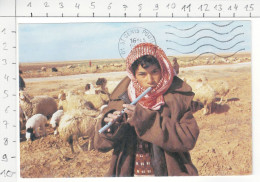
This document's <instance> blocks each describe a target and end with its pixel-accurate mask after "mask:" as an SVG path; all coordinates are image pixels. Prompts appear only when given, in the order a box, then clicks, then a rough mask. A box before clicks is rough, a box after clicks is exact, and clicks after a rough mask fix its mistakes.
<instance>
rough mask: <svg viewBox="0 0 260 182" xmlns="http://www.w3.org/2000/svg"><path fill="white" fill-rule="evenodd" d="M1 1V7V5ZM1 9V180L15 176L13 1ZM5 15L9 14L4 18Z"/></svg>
mask: <svg viewBox="0 0 260 182" xmlns="http://www.w3.org/2000/svg"><path fill="white" fill-rule="evenodd" d="M1 5H2V4H1V1H0V6H1ZM4 5H5V6H7V7H8V8H9V10H7V9H6V10H2V8H0V9H1V10H2V11H1V12H0V15H1V17H0V83H1V87H0V103H1V104H0V147H1V150H0V181H1V179H4V180H3V181H6V182H8V181H14V180H15V179H17V167H16V166H17V149H18V147H17V143H18V142H17V129H18V128H19V125H18V122H17V118H16V116H17V114H16V113H18V112H17V99H16V97H17V93H16V85H17V74H16V73H17V66H18V65H17V62H16V18H15V2H14V1H9V2H7V1H5V2H4ZM3 15H8V16H9V17H3Z"/></svg>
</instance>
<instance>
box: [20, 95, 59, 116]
mask: <svg viewBox="0 0 260 182" xmlns="http://www.w3.org/2000/svg"><path fill="white" fill-rule="evenodd" d="M19 95H20V96H19V100H20V105H21V108H22V109H23V111H24V113H25V116H26V117H27V118H30V117H32V116H33V115H35V114H43V115H44V116H46V117H47V118H48V119H49V118H50V117H51V116H52V114H53V113H55V112H56V111H57V103H56V102H55V100H54V98H52V97H49V96H36V97H34V98H31V97H30V96H29V95H28V94H27V93H25V92H20V93H19Z"/></svg>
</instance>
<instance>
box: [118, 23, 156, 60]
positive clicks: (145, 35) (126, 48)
mask: <svg viewBox="0 0 260 182" xmlns="http://www.w3.org/2000/svg"><path fill="white" fill-rule="evenodd" d="M140 43H152V44H155V45H156V40H155V37H154V36H153V34H152V33H151V32H150V31H149V30H147V29H145V28H142V27H134V28H130V29H128V30H126V31H125V32H124V33H123V34H122V35H121V37H120V39H119V42H118V51H119V54H120V56H121V57H122V58H123V59H125V58H126V57H127V56H128V54H129V53H130V51H131V50H132V49H133V48H134V46H136V45H138V44H140Z"/></svg>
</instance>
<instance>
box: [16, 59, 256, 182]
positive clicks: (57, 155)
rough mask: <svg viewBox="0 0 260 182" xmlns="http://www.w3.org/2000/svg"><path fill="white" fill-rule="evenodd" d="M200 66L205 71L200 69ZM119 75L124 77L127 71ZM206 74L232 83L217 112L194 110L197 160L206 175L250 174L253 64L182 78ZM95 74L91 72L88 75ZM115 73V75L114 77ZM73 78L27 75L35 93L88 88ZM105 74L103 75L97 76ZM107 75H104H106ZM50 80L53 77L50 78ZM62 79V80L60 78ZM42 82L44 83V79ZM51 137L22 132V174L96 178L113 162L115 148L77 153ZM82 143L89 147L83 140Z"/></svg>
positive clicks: (186, 73) (193, 70)
mask: <svg viewBox="0 0 260 182" xmlns="http://www.w3.org/2000/svg"><path fill="white" fill-rule="evenodd" d="M197 68H199V69H197ZM118 74H122V75H117V76H116V77H115V78H112V77H109V76H112V74H109V73H108V74H107V75H106V77H109V78H108V79H115V80H117V79H120V77H123V76H124V72H122V73H118ZM201 74H203V75H205V76H207V77H208V79H209V80H216V79H222V80H225V81H227V82H228V83H229V86H230V92H229V93H228V95H227V98H229V102H227V103H225V104H215V105H214V110H213V113H212V114H210V115H206V116H205V115H203V114H202V111H201V110H198V111H197V112H195V113H194V116H195V118H196V120H197V122H198V125H199V127H200V136H199V138H198V141H197V144H196V146H195V148H194V149H193V150H192V151H191V156H192V161H193V162H194V164H195V166H196V167H197V168H198V171H199V174H200V175H204V176H205V175H206V176H212V175H248V174H251V173H252V132H251V131H252V127H251V126H252V114H251V108H252V107H251V104H252V99H251V86H252V85H251V63H240V64H235V65H221V66H213V67H212V66H202V67H190V68H185V69H181V71H180V74H179V76H180V77H182V78H183V77H192V76H194V75H201ZM88 75H89V74H88ZM114 75H115V74H113V76H114ZM81 76H83V78H75V77H73V79H75V81H76V82H75V81H69V82H68V81H67V79H64V77H62V80H59V78H55V81H54V80H51V81H48V80H47V78H46V79H45V78H44V79H43V78H40V80H38V81H35V80H33V79H26V80H25V81H26V83H27V88H26V89H28V90H30V93H31V94H32V95H42V94H48V95H51V96H55V95H57V92H58V91H59V90H60V89H66V88H75V89H83V88H84V85H85V83H86V82H87V81H88V79H90V80H92V79H94V78H92V77H91V78H90V77H89V76H86V77H85V75H81ZM96 76H99V77H101V75H100V74H98V75H96ZM102 77H104V75H102ZM48 79H49V78H48ZM57 80H59V82H57ZM40 81H41V82H40ZM47 128H48V136H47V137H45V138H41V139H37V140H36V141H34V142H33V143H28V142H25V141H24V133H25V131H24V130H23V131H22V135H21V145H20V149H21V151H20V152H21V159H20V160H21V177H25V178H28V177H29V178H30V177H90V176H103V175H104V174H105V172H106V171H107V168H108V166H109V159H110V156H111V152H108V153H100V152H98V151H85V152H83V153H77V154H74V155H73V154H71V152H70V148H69V146H68V145H67V144H66V143H65V142H63V141H61V140H60V139H59V137H54V136H53V129H51V128H50V126H48V127H47ZM81 144H82V145H83V146H85V145H86V141H84V140H82V141H81Z"/></svg>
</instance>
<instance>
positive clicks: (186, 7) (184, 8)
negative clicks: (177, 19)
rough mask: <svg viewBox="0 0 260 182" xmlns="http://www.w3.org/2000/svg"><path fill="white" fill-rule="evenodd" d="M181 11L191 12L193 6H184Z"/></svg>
mask: <svg viewBox="0 0 260 182" xmlns="http://www.w3.org/2000/svg"><path fill="white" fill-rule="evenodd" d="M181 10H183V11H189V12H190V11H191V4H189V5H183V6H182V8H181Z"/></svg>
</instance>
